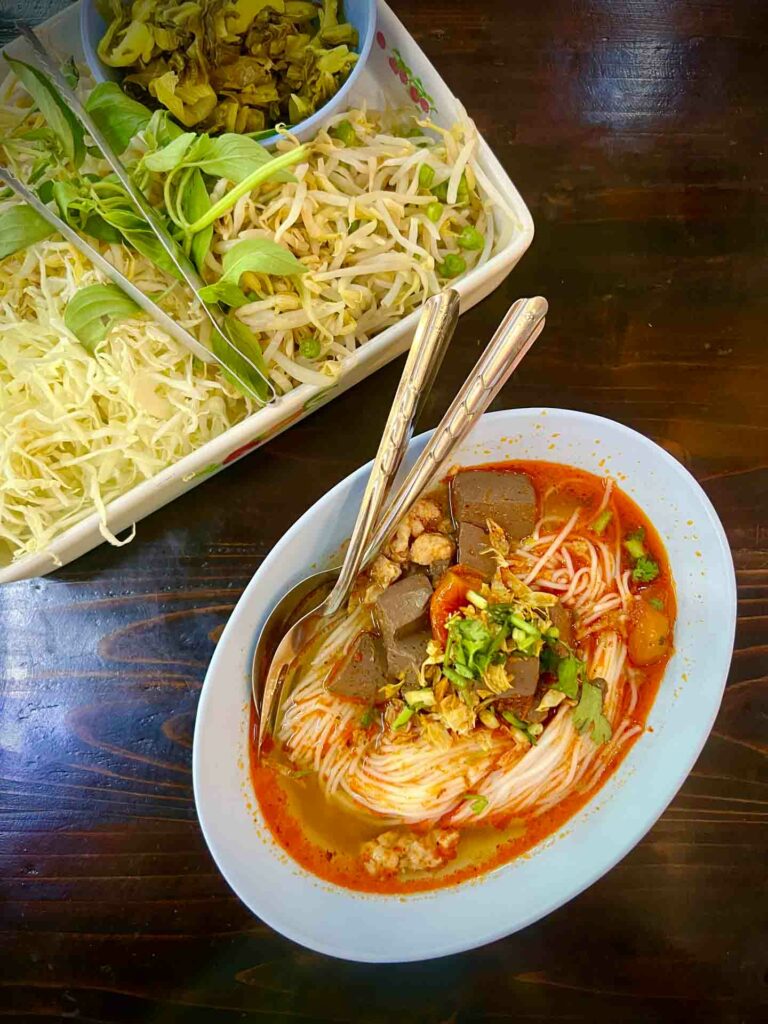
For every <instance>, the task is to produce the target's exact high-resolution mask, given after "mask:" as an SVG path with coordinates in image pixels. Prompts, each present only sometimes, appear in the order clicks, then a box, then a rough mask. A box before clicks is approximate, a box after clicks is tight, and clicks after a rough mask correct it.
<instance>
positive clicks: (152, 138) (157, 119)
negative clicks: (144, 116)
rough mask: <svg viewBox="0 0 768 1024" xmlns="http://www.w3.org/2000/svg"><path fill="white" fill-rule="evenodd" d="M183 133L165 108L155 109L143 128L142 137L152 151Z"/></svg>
mask: <svg viewBox="0 0 768 1024" xmlns="http://www.w3.org/2000/svg"><path fill="white" fill-rule="evenodd" d="M183 134H184V130H183V129H182V128H179V126H178V125H177V124H176V122H175V121H174V120H173V119H172V118H171V115H170V114H169V113H168V111H167V110H156V111H155V112H154V114H152V116H151V117H150V119H149V124H148V125H147V127H146V128H145V129H144V138H145V139H146V142H147V146H148V147H149V149H150V150H152V151H154V150H156V149H158V148H159V147H160V146H167V145H168V143H169V142H173V140H174V139H178V137H179V136H180V135H183Z"/></svg>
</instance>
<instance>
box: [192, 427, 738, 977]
mask: <svg viewBox="0 0 768 1024" xmlns="http://www.w3.org/2000/svg"><path fill="white" fill-rule="evenodd" d="M542 414H544V415H551V416H553V417H554V416H556V415H557V416H566V417H572V418H573V419H574V420H578V421H580V422H582V423H585V424H589V425H594V427H595V428H597V429H600V427H601V426H603V425H605V424H606V423H607V424H609V427H610V429H611V430H615V431H616V432H617V435H618V437H619V438H620V437H621V436H622V435H623V436H625V437H631V438H632V439H633V440H634V441H635V442H637V441H639V443H640V446H641V448H643V449H645V450H646V451H647V452H648V453H649V454H650V456H651V457H652V458H653V459H655V460H657V461H661V462H663V463H666V465H667V466H668V467H670V468H671V469H672V470H673V472H674V473H676V474H679V475H680V476H681V478H687V481H688V484H689V486H691V487H692V492H693V494H694V495H696V497H697V498H698V501H699V509H697V510H696V512H697V514H698V513H699V512H700V513H701V518H702V520H704V519H706V523H707V526H708V527H709V528H710V529H711V531H712V534H711V537H712V540H713V541H714V548H715V552H716V559H717V561H716V568H718V569H724V570H726V571H725V572H724V574H723V576H722V577H720V579H719V586H720V587H721V593H722V596H723V605H724V606H725V607H726V608H727V621H725V622H723V623H722V631H721V637H722V640H723V645H722V646H721V650H722V651H723V652H725V651H727V652H728V654H727V656H723V658H722V662H721V661H720V660H718V661H717V662H716V671H715V672H713V673H712V675H711V676H710V677H709V679H710V680H711V681H709V682H708V685H707V687H706V689H705V690H704V692H705V693H706V697H707V707H708V713H707V717H706V720H705V721H701V722H699V723H698V725H697V732H696V734H695V739H693V740H689V741H688V742H687V743H686V744H684V757H682V759H681V761H680V764H679V765H678V767H677V768H676V770H675V771H674V772H673V773H666V774H665V775H664V776H663V777H662V780H661V781H660V782H659V783H658V784H657V785H656V786H654V787H653V794H654V795H653V797H652V798H649V799H648V801H647V802H646V803H645V804H644V805H643V806H642V808H641V809H640V813H633V814H632V815H631V817H629V818H627V819H625V821H624V822H623V824H622V829H621V832H620V835H619V836H615V837H614V838H613V839H612V842H611V848H610V850H609V852H608V854H607V855H606V856H605V857H603V858H601V859H599V861H597V862H596V863H595V864H592V865H588V866H587V867H586V868H582V869H580V870H579V877H578V879H577V881H575V882H569V884H568V885H567V886H566V887H565V888H564V890H563V891H559V890H558V886H554V887H553V889H552V890H547V892H545V893H544V894H543V895H542V897H541V899H540V901H539V902H538V903H537V904H536V905H535V906H534V907H532V908H531V910H530V912H529V913H527V914H525V915H524V916H519V917H518V918H517V919H516V920H515V921H514V923H512V924H510V923H509V922H503V923H499V924H495V925H494V926H488V927H487V928H486V929H485V930H480V931H478V929H477V928H475V930H474V931H473V932H471V933H469V934H466V933H465V932H464V931H463V930H462V929H461V928H460V929H459V930H458V934H457V935H451V934H449V933H450V932H451V931H455V929H446V933H447V934H446V935H445V938H444V939H443V940H442V941H436V942H435V943H434V945H432V946H430V949H429V950H428V951H422V950H419V951H410V952H408V953H407V954H406V955H402V954H399V953H398V954H396V955H392V954H391V953H386V954H382V953H381V952H380V951H376V952H373V953H372V952H370V951H368V950H358V951H351V950H350V947H349V946H348V945H344V944H343V943H341V944H339V943H337V942H335V941H328V940H326V939H325V938H323V939H322V940H318V939H317V938H316V937H315V936H314V935H312V934H308V933H307V932H306V931H302V928H301V927H300V926H296V925H294V924H290V923H288V924H287V923H286V921H285V920H283V919H282V918H280V916H279V915H278V914H273V913H272V912H271V910H267V911H266V912H265V910H264V909H263V908H262V907H257V906H256V905H255V904H256V902H257V901H255V900H254V899H253V898H252V897H251V894H249V895H245V894H244V893H242V892H241V891H240V890H239V887H238V884H237V881H236V876H237V871H236V870H234V868H232V870H230V868H231V867H232V862H231V857H230V853H229V850H228V848H227V840H226V839H224V840H223V841H220V837H219V835H218V834H216V829H215V823H214V822H212V821H210V820H209V819H208V810H207V808H206V780H205V778H204V775H203V764H202V760H203V753H202V748H203V733H204V730H205V724H204V723H205V720H206V717H207V708H208V705H209V703H210V702H212V701H213V699H214V686H213V685H210V686H209V685H208V683H209V680H212V679H214V678H215V677H216V676H217V674H218V665H219V663H220V662H222V661H223V660H224V652H225V649H226V647H227V643H228V642H232V640H233V638H234V636H235V635H236V634H235V627H232V628H230V625H231V623H233V622H236V619H237V612H238V609H239V608H241V606H244V605H246V604H247V603H248V595H252V594H253V593H254V592H255V591H256V589H257V587H258V582H259V577H260V576H261V573H262V570H263V569H264V567H265V566H266V567H267V568H269V566H270V564H271V563H273V562H276V561H278V560H279V559H280V557H281V555H282V554H283V552H284V551H285V550H287V549H288V548H289V547H290V545H291V542H292V541H293V540H294V539H295V538H296V537H298V536H299V535H300V534H301V533H302V531H303V530H304V529H305V527H306V525H307V520H308V519H309V518H310V517H313V516H315V515H317V514H319V513H320V512H321V511H322V510H323V508H326V509H327V508H328V507H329V506H330V507H331V508H332V507H333V505H334V503H337V502H338V501H339V500H340V494H341V495H343V491H344V490H345V489H347V488H349V487H351V486H354V485H355V483H359V482H360V481H361V478H363V477H364V475H365V474H367V473H368V472H369V470H370V466H371V463H370V462H368V463H366V464H365V465H364V466H361V467H359V468H358V469H357V470H354V471H353V472H352V473H350V474H348V475H347V476H346V477H344V478H343V479H342V480H340V481H339V482H338V483H337V484H336V485H335V486H334V487H333V488H331V489H330V490H329V491H327V492H326V493H325V494H324V495H323V496H322V497H321V498H319V499H318V501H316V502H315V503H313V504H312V505H311V506H310V508H309V509H307V511H306V512H304V514H303V515H302V516H301V517H300V518H299V519H298V520H297V521H296V522H295V523H294V524H293V525H292V526H291V527H290V528H289V529H288V530H287V531H286V533H285V534H284V535H283V536H282V538H281V539H280V540H279V541H278V542H277V544H276V545H275V546H274V547H273V548H272V549H271V551H270V552H269V554H268V555H267V556H266V557H265V559H264V561H263V562H262V563H261V565H260V566H259V568H258V569H257V571H256V573H254V575H253V577H252V578H251V580H250V581H249V583H248V585H247V586H246V588H245V589H244V591H243V594H242V595H241V597H240V599H239V601H238V604H237V605H236V608H235V610H234V611H233V612H232V615H231V617H230V619H229V620H228V622H227V625H226V626H225V629H224V632H223V633H222V636H221V638H220V639H219V642H218V644H217V647H216V650H215V651H214V654H213V657H212V659H211V662H210V665H209V668H208V671H207V673H206V677H205V682H204V685H203V690H202V693H201V696H200V701H199V705H198V712H197V717H196V722H195V731H194V743H193V756H192V772H193V788H194V795H195V804H196V808H197V813H198V820H199V822H200V827H201V830H202V832H203V835H204V837H205V840H206V843H207V845H208V847H209V850H210V852H211V854H212V856H213V858H214V860H215V861H216V864H217V866H218V867H219V870H220V871H221V873H222V875H223V876H224V878H225V880H226V881H227V882H228V884H229V885H230V886H231V888H232V889H233V890H234V891H235V893H236V894H237V895H238V896H239V898H240V899H241V900H242V901H243V902H244V903H245V904H246V906H248V907H249V909H251V911H252V912H253V913H254V914H256V915H257V916H258V917H259V918H261V919H262V920H263V921H265V922H266V923H267V924H268V925H270V926H271V927H272V928H274V929H275V930H276V931H278V932H280V933H281V934H282V935H285V936H286V937H288V938H290V939H292V940H293V941H295V942H297V943H299V944H301V945H303V946H305V947H308V948H310V949H313V950H316V951H317V952H320V953H324V954H327V955H330V956H333V957H337V958H340V959H346V960H354V961H358V962H369V963H391V962H410V961H420V960H428V959H435V958H438V957H442V956H447V955H450V954H454V953H459V952H462V951H465V950H468V949H474V948H477V947H478V946H481V945H485V944H486V943H489V942H493V941H496V940H498V939H501V938H503V937H505V936H508V935H510V934H514V933H516V932H518V931H520V930H521V929H523V928H525V927H527V926H528V925H530V924H532V923H534V922H535V921H538V920H540V919H542V918H543V917H545V916H547V915H548V914H549V913H551V912H552V911H554V910H556V909H558V908H559V907H561V906H563V905H564V904H566V903H568V902H570V901H571V900H572V899H574V898H575V897H576V896H578V895H579V894H580V893H581V892H583V891H584V890H585V889H587V888H588V887H589V886H591V885H593V884H594V883H595V882H596V881H597V880H598V879H599V878H601V877H602V876H603V875H605V874H606V873H607V872H608V871H610V870H611V869H612V868H613V867H614V866H615V865H616V864H617V863H618V862H619V861H620V860H621V859H622V858H623V857H625V856H626V855H627V853H628V852H629V851H630V850H631V849H632V848H633V847H634V846H635V845H637V843H638V842H639V841H640V840H641V839H642V838H643V836H644V835H645V834H646V833H647V832H648V831H649V830H650V828H651V827H652V826H653V825H654V824H655V822H656V821H657V820H658V819H659V818H660V817H661V815H662V814H663V813H664V810H665V809H666V807H667V806H668V804H669V803H670V801H671V800H672V799H673V797H674V796H675V794H676V793H677V791H678V790H679V788H680V787H681V785H682V784H683V782H684V781H685V779H686V778H687V777H688V775H689V773H690V771H691V769H692V768H693V766H694V764H695V762H696V760H697V758H698V756H699V754H700V753H701V750H702V749H703V747H704V744H705V742H706V740H707V738H708V737H709V734H710V732H711V729H712V726H713V724H714V721H715V718H716V716H717V713H718V711H719V708H720V703H721V700H722V694H723V690H724V688H725V684H726V681H727V676H728V671H729V667H730V663H731V657H732V651H733V640H734V636H735V627H736V612H737V606H736V578H735V570H734V567H733V560H732V556H731V551H730V547H729V545H728V542H727V538H726V535H725V531H724V529H723V526H722V524H721V523H720V520H719V518H718V516H717V513H716V511H715V509H714V507H713V505H712V503H711V502H710V500H709V498H708V497H707V495H706V493H705V492H704V490H703V489H702V488H701V486H700V484H699V483H698V481H697V480H696V479H695V478H694V477H693V475H692V474H691V473H689V472H688V470H687V469H686V468H685V467H684V466H683V465H682V464H681V463H680V462H678V461H677V460H676V459H674V458H673V457H672V456H671V455H670V454H669V453H668V452H667V451H665V450H664V449H663V448H661V447H660V446H659V445H657V444H656V443H655V442H654V441H651V440H650V439H649V438H647V437H645V436H644V435H642V434H640V433H639V432H637V431H635V430H633V429H632V428H630V427H627V426H625V425H623V424H621V423H618V422H617V421H615V420H610V419H607V418H605V417H602V416H596V415H594V414H591V413H583V412H579V411H575V410H565V409H554V408H544V409H542V408H526V409H514V410H511V409H510V410H500V411H498V412H493V413H488V414H486V415H485V416H484V417H483V421H490V422H492V423H496V422H498V423H499V424H501V423H502V422H503V421H504V420H508V418H509V417H511V418H512V420H513V421H514V420H523V421H524V420H525V419H526V418H533V417H539V416H541V415H542ZM507 429H508V427H505V428H504V430H507ZM431 433H432V431H426V432H425V433H423V434H420V435H418V436H417V437H415V438H413V439H412V441H411V443H410V445H409V450H414V449H416V450H418V449H419V448H420V447H421V446H423V444H424V443H425V442H426V439H427V438H428V437H429V436H430V434H431ZM502 433H503V430H497V431H494V435H495V436H497V437H500V436H501V435H502ZM471 440H472V439H471V436H470V438H469V443H470V444H471ZM464 444H465V445H467V444H468V442H464ZM539 458H541V457H539ZM557 461H560V460H557ZM562 461H564V460H562ZM470 464H471V463H470ZM638 500H639V503H640V504H641V507H642V497H641V496H640V497H639V499H638ZM305 568H306V569H308V566H303V568H302V571H304V569H305ZM251 600H252V598H251ZM257 603H258V601H257ZM251 651H252V644H249V646H248V653H249V654H250V652H251ZM248 663H249V664H250V660H249V662H248ZM657 703H658V699H657V700H656V701H654V705H653V707H655V706H656V705H657ZM652 711H653V708H652ZM666 745H669V738H667V739H666ZM631 753H632V752H631V751H630V757H631ZM626 764H627V761H624V762H623V765H625V766H626ZM620 770H621V769H620ZM614 778H615V777H614ZM601 793H604V789H603V788H601V789H600V790H598V791H597V792H596V793H595V794H593V796H592V797H591V798H590V800H589V801H588V802H587V804H586V805H584V807H583V808H581V809H580V810H579V811H578V812H577V813H576V815H574V816H573V817H572V818H570V819H569V820H568V821H567V822H566V823H565V826H564V829H560V830H558V832H557V833H555V834H553V835H552V836H550V837H548V839H545V840H544V841H543V842H542V843H541V844H538V845H537V846H536V847H534V848H533V849H532V851H531V852H532V853H533V852H535V851H536V850H544V849H546V848H547V846H548V843H549V841H550V840H557V841H558V842H559V840H560V839H561V838H562V833H563V831H566V832H568V831H570V827H571V826H572V825H574V824H575V823H576V822H577V820H580V816H581V815H584V814H585V813H588V812H590V813H591V811H592V810H594V809H595V808H594V804H595V801H596V800H597V799H598V798H599V796H600V794H601ZM249 795H251V794H249ZM256 806H258V804H257V802H256ZM608 813H610V809H609V811H608ZM259 819H260V814H259ZM262 827H264V826H263V823H262ZM254 837H255V839H256V826H255V825H254ZM257 841H258V840H257ZM279 850H280V852H281V853H282V852H283V851H282V848H279ZM285 857H286V858H288V859H289V860H290V862H291V865H292V866H293V867H294V868H295V869H296V871H298V872H299V873H303V874H305V875H307V876H310V877H311V878H313V879H314V880H315V881H316V882H318V884H320V885H322V886H324V887H326V888H327V889H330V890H332V891H333V893H334V894H336V896H337V897H338V898H340V899H344V898H346V899H355V898H359V897H361V896H362V897H363V898H365V899H367V900H370V902H371V903H372V904H373V905H376V904H379V905H381V904H382V903H385V904H386V903H387V902H389V903H391V902H392V901H393V897H391V896H386V895H384V896H381V895H379V894H368V893H365V894H361V893H358V892H356V891H353V890H346V889H344V888H343V887H341V886H335V885H331V884H330V883H325V882H323V881H322V880H319V879H316V878H315V876H312V875H311V873H310V872H308V871H306V869H304V868H301V867H300V866H299V865H298V864H297V863H296V862H294V861H293V860H292V859H291V858H290V857H289V855H287V854H285ZM521 859H522V858H519V859H518V860H521ZM515 863H516V862H515V861H511V862H510V863H509V864H506V865H503V866H501V867H499V868H497V869H494V870H493V871H491V872H487V873H486V874H485V875H483V876H481V877H480V878H479V879H478V881H479V882H483V881H484V880H488V879H491V878H493V877H494V876H501V875H503V874H504V873H505V872H506V871H508V870H509V869H510V868H511V867H512V866H513V865H514V864H515ZM296 871H294V874H295V873H296ZM475 884H477V883H476V882H475V881H469V882H464V883H461V884H459V885H457V886H451V887H447V888H444V889H439V890H432V891H427V892H421V893H414V894H412V895H407V896H402V895H398V896H397V897H396V899H397V901H398V902H399V903H400V904H401V905H403V906H412V905H417V906H418V905H420V906H421V907H422V909H423V910H426V912H427V913H429V906H428V905H427V904H425V902H424V901H425V900H428V899H435V898H437V899H439V900H441V901H446V902H452V901H454V900H456V901H457V902H458V897H460V896H461V894H462V893H464V892H467V891H471V889H472V886H473V885H475ZM549 891H551V892H552V893H553V895H551V896H549V895H547V893H548V892H549Z"/></svg>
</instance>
